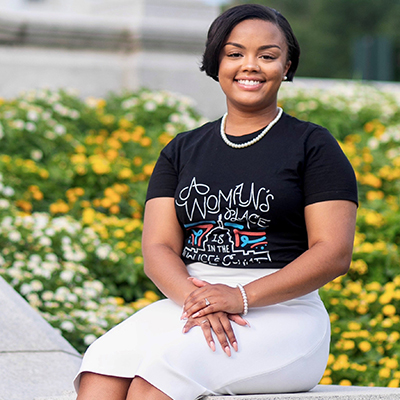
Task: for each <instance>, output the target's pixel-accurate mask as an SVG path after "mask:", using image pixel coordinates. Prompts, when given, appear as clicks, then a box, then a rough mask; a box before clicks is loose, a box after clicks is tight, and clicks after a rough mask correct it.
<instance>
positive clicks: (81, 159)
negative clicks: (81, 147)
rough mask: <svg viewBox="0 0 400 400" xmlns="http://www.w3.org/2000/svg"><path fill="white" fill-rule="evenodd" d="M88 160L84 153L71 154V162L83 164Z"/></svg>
mask: <svg viewBox="0 0 400 400" xmlns="http://www.w3.org/2000/svg"><path fill="white" fill-rule="evenodd" d="M85 161H86V156H85V155H84V154H73V155H72V156H71V162H72V163H73V164H83V163H85Z"/></svg>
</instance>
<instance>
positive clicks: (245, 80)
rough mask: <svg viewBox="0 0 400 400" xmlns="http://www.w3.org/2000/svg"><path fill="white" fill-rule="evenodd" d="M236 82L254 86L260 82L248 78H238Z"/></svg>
mask: <svg viewBox="0 0 400 400" xmlns="http://www.w3.org/2000/svg"><path fill="white" fill-rule="evenodd" d="M238 82H239V83H240V84H242V85H249V86H251V85H253V86H255V85H258V84H259V83H260V81H250V80H248V79H239V80H238Z"/></svg>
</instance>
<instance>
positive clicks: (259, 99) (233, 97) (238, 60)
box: [218, 19, 290, 112]
mask: <svg viewBox="0 0 400 400" xmlns="http://www.w3.org/2000/svg"><path fill="white" fill-rule="evenodd" d="M289 67H290V62H287V44H286V40H285V37H284V35H283V33H282V32H281V31H280V29H279V28H278V27H277V26H276V25H275V24H273V23H271V22H267V21H263V20H260V19H251V20H245V21H243V22H240V23H239V24H238V25H236V26H235V28H234V29H233V30H232V32H231V33H230V35H229V36H228V38H227V40H226V43H225V45H224V46H223V48H222V50H221V54H220V62H219V71H218V78H219V83H220V85H221V88H222V90H223V91H224V93H225V95H226V98H227V105H228V112H229V111H233V110H234V109H236V110H238V111H242V112H259V111H263V110H266V109H268V108H269V107H275V108H276V103H277V93H278V90H279V87H280V84H281V82H282V80H283V78H284V76H285V75H286V73H287V71H288V69H289Z"/></svg>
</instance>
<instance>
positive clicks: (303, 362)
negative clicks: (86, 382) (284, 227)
mask: <svg viewBox="0 0 400 400" xmlns="http://www.w3.org/2000/svg"><path fill="white" fill-rule="evenodd" d="M188 270H189V274H190V275H191V276H195V277H198V278H200V279H203V280H206V281H207V282H210V283H224V284H227V285H230V286H233V287H235V286H236V285H237V284H238V283H241V284H242V285H245V284H246V283H249V282H251V281H253V280H255V279H258V278H261V277H262V276H266V275H268V274H271V273H275V272H276V270H271V269H236V268H223V267H215V266H209V265H206V264H202V263H194V264H191V265H189V266H188ZM181 314H182V308H181V307H180V306H178V305H177V304H175V303H174V302H172V301H171V300H168V299H166V300H160V301H157V302H155V303H153V304H151V305H149V306H147V307H145V308H144V309H142V310H140V311H138V312H137V313H135V314H134V315H132V316H131V317H130V318H128V319H126V320H125V321H124V322H122V323H121V324H119V325H117V326H116V327H114V328H113V329H111V330H110V331H109V332H107V333H106V334H105V335H103V336H102V337H100V338H99V339H97V340H96V341H95V342H94V343H93V344H92V345H91V346H90V347H89V348H88V350H87V351H86V353H85V355H84V358H83V361H82V365H81V368H80V371H79V373H78V374H77V376H76V378H75V381H74V384H75V388H76V390H78V388H79V382H80V377H81V374H82V373H83V372H94V373H97V374H103V375H111V376H119V377H124V378H133V377H135V376H140V377H142V378H143V379H145V380H146V381H148V382H149V383H151V384H152V385H153V386H155V387H157V388H158V389H159V390H161V391H162V392H164V393H166V394H167V395H168V396H169V397H171V398H172V399H173V400H195V399H196V398H198V397H201V396H203V395H213V394H214V395H218V394H219V395H223V394H255V393H285V392H286V393H288V392H302V391H308V390H310V389H312V388H313V387H314V386H315V385H316V384H318V382H319V380H320V379H321V377H322V375H323V372H324V370H325V367H326V363H327V359H328V355H329V343H330V322H329V316H328V313H327V311H326V309H325V307H324V305H323V303H322V301H321V299H320V297H319V295H318V291H314V292H311V293H309V294H307V295H305V296H301V297H298V298H296V299H293V300H290V301H285V302H282V303H279V304H275V305H271V306H266V307H259V308H251V309H250V310H249V313H248V314H247V316H246V319H247V320H248V322H249V323H250V327H247V326H245V327H243V326H239V325H236V324H235V323H233V322H232V326H233V329H234V332H235V336H236V339H237V343H238V347H239V350H238V352H235V351H234V350H233V349H232V355H231V357H228V356H227V355H226V353H225V352H224V351H223V350H222V348H221V346H220V345H219V343H218V341H217V340H216V337H215V338H214V339H215V345H216V351H215V352H212V350H211V349H210V348H209V346H208V344H207V342H206V340H205V338H204V335H203V332H202V330H201V328H200V327H197V326H196V327H194V328H192V329H191V330H190V331H189V332H188V333H186V334H183V333H182V329H183V326H184V324H185V321H182V320H181V319H180V317H181Z"/></svg>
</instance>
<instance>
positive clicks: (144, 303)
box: [132, 299, 151, 310]
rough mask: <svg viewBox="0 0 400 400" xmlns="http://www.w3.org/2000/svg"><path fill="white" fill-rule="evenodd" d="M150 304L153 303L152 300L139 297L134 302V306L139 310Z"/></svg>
mask: <svg viewBox="0 0 400 400" xmlns="http://www.w3.org/2000/svg"><path fill="white" fill-rule="evenodd" d="M149 304H151V301H150V300H147V299H139V300H137V301H135V302H133V303H132V305H133V307H134V308H136V309H137V310H140V309H141V308H143V307H146V306H148V305H149Z"/></svg>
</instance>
